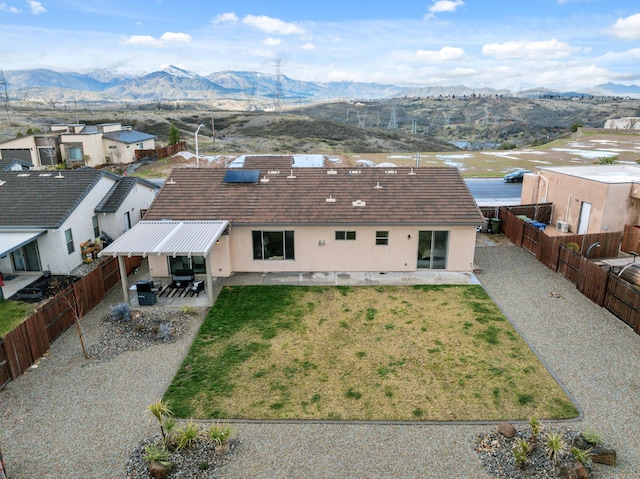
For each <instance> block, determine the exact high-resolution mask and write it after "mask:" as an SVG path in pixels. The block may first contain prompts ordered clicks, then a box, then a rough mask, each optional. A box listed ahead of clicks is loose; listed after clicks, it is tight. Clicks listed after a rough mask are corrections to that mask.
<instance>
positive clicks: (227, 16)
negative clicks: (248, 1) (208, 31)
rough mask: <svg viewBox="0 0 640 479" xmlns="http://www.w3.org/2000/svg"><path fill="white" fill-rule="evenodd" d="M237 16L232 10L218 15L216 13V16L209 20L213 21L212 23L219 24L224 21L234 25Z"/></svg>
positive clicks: (236, 21)
mask: <svg viewBox="0 0 640 479" xmlns="http://www.w3.org/2000/svg"><path fill="white" fill-rule="evenodd" d="M238 20H239V18H238V17H237V15H236V14H235V13H233V12H229V13H221V14H219V15H216V17H215V18H214V19H213V20H211V23H213V24H214V25H217V24H220V23H224V24H227V25H235V24H236V23H238Z"/></svg>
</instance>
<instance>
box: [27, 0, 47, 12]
mask: <svg viewBox="0 0 640 479" xmlns="http://www.w3.org/2000/svg"><path fill="white" fill-rule="evenodd" d="M27 3H28V4H29V9H30V10H31V13H33V14H34V15H40V14H41V13H44V12H46V11H47V9H46V8H44V7H43V6H42V3H40V2H36V1H34V0H27Z"/></svg>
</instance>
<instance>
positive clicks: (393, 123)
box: [389, 101, 398, 130]
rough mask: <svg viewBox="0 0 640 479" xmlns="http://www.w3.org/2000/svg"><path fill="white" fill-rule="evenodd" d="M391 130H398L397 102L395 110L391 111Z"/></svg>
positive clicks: (394, 105) (394, 106)
mask: <svg viewBox="0 0 640 479" xmlns="http://www.w3.org/2000/svg"><path fill="white" fill-rule="evenodd" d="M389 129H390V130H397V129H398V120H397V119H396V102H395V101H394V102H393V108H392V109H391V118H390V119H389Z"/></svg>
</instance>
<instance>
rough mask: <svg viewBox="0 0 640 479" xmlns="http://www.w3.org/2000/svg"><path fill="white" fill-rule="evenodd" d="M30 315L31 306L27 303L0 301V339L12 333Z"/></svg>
mask: <svg viewBox="0 0 640 479" xmlns="http://www.w3.org/2000/svg"><path fill="white" fill-rule="evenodd" d="M32 314H33V306H32V305H30V304H28V303H23V302H22V301H8V300H6V299H2V300H0V337H2V336H4V335H6V334H7V333H10V332H11V331H13V330H14V329H15V328H16V326H18V325H19V324H20V323H22V322H23V321H24V320H25V319H27V318H28V317H29V316H31V315H32Z"/></svg>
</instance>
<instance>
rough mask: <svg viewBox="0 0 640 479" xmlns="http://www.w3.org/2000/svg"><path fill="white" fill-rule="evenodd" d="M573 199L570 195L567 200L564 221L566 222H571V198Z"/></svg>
mask: <svg viewBox="0 0 640 479" xmlns="http://www.w3.org/2000/svg"><path fill="white" fill-rule="evenodd" d="M572 197H573V195H569V198H567V212H566V213H565V215H564V220H565V222H567V223H568V222H569V207H570V206H571V198H572Z"/></svg>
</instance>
